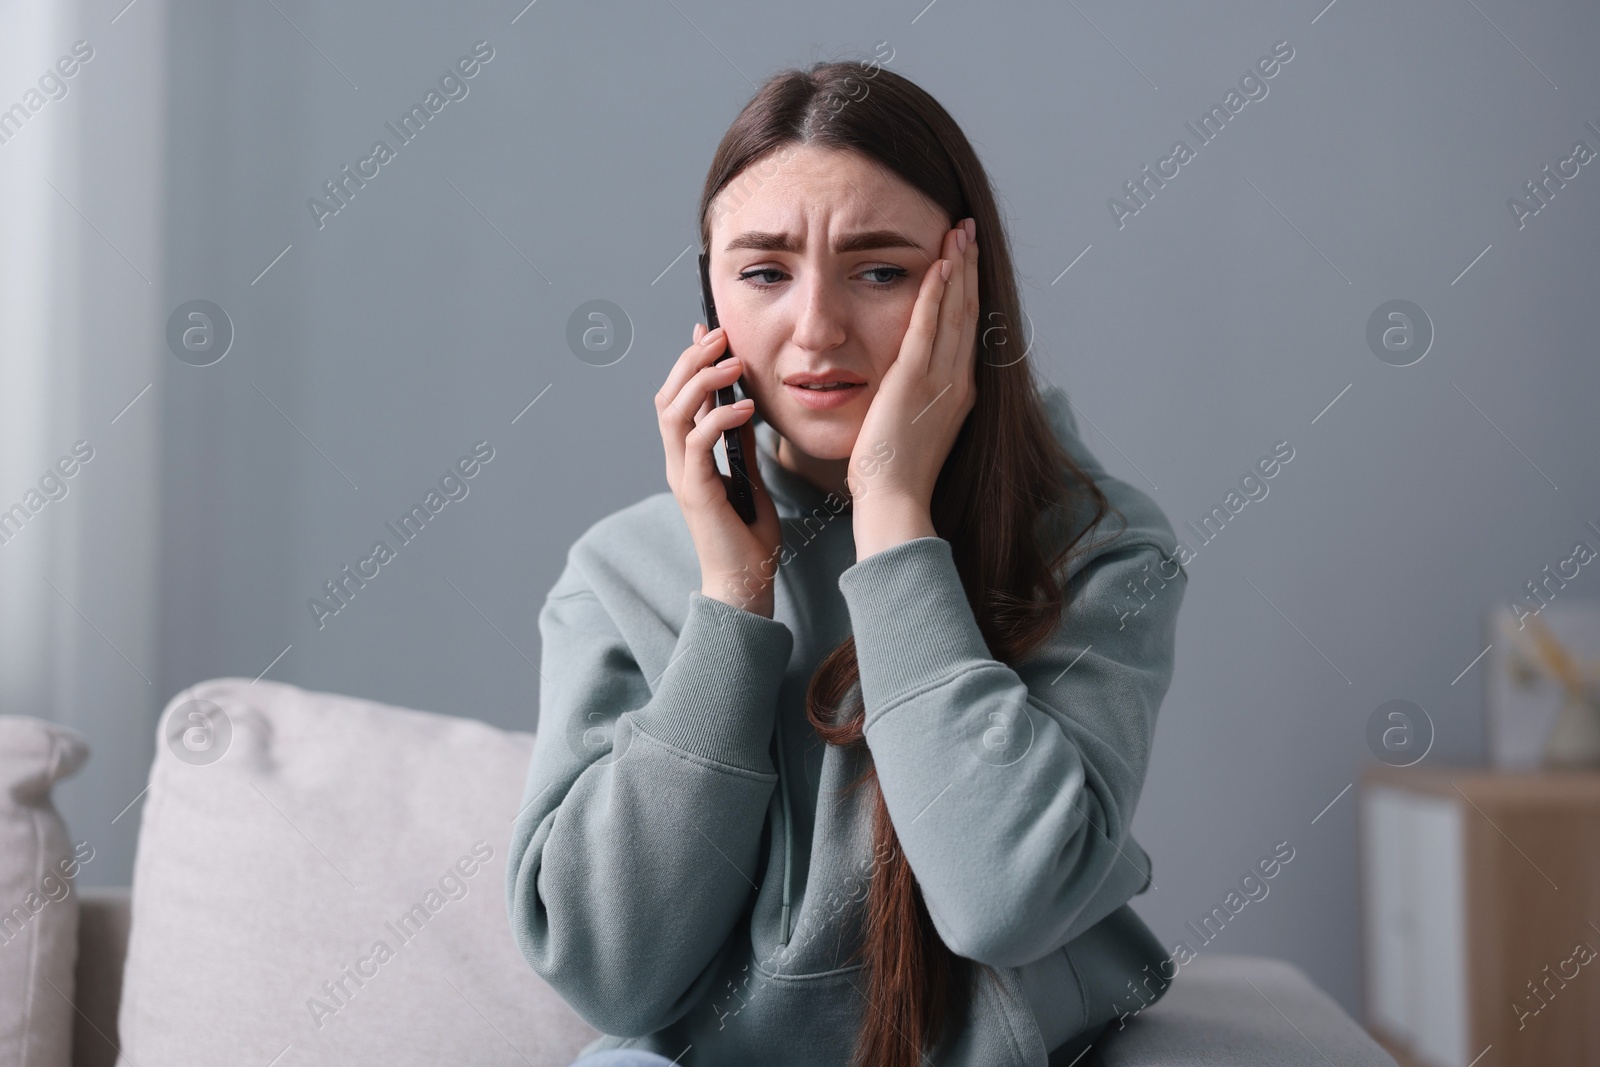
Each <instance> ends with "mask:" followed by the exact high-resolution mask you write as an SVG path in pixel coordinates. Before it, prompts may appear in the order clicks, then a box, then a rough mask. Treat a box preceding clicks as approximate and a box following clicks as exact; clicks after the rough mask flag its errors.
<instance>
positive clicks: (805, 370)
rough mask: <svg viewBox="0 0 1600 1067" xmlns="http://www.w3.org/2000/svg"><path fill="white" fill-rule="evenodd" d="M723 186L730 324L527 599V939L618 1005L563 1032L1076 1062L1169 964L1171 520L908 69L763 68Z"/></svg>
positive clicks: (655, 1048)
mask: <svg viewBox="0 0 1600 1067" xmlns="http://www.w3.org/2000/svg"><path fill="white" fill-rule="evenodd" d="M700 219H701V226H700V233H701V240H702V244H703V245H704V247H705V248H706V249H707V250H708V252H709V254H710V273H711V284H712V290H713V295H714V299H715V302H716V306H717V309H718V312H719V318H720V321H721V323H722V325H721V327H720V328H719V329H717V330H714V331H711V332H709V333H707V332H705V330H704V327H703V326H701V325H699V324H696V326H695V328H694V340H695V343H694V344H691V345H690V346H689V347H688V348H687V349H685V350H684V352H683V353H682V355H680V356H679V357H678V360H677V362H676V364H675V365H674V366H673V368H672V370H671V372H670V374H669V375H668V376H667V378H666V382H665V384H664V385H663V386H662V388H661V390H660V392H659V393H658V394H657V395H656V398H655V404H656V413H657V416H658V421H659V424H660V428H661V433H662V442H663V445H664V448H665V453H666V469H667V481H668V483H669V485H670V487H671V492H670V493H660V494H656V495H655V496H652V497H650V498H648V499H646V500H644V501H642V502H640V503H638V504H635V505H633V506H631V507H628V508H624V509H623V510H621V511H619V512H617V513H615V514H613V515H611V516H609V517H607V518H605V519H602V520H601V521H599V522H597V523H596V524H595V525H594V526H593V527H591V528H590V529H589V530H588V531H587V532H586V533H585V534H584V535H583V536H582V537H581V538H579V540H578V541H577V543H576V544H574V545H573V547H572V549H571V550H570V551H569V553H568V557H567V565H566V568H565V570H564V571H563V573H562V575H561V576H560V578H559V579H558V580H557V582H556V584H555V586H554V587H553V588H552V590H551V591H550V594H549V597H548V599H547V601H546V603H545V605H544V608H543V610H542V611H541V614H540V617H539V625H540V633H541V635H542V637H543V640H544V651H543V668H542V670H541V686H540V718H539V730H538V737H537V741H536V744H535V747H534V754H533V759H532V763H531V766H530V768H529V774H528V781H527V789H526V792H525V794H524V798H523V805H522V809H521V812H520V814H519V816H518V817H517V819H516V822H515V830H514V834H513V838H512V843H511V860H510V862H509V870H508V874H507V893H508V902H509V908H510V917H511V921H512V925H513V928H514V931H515V935H516V938H517V941H518V945H519V947H520V948H521V950H522V952H523V954H524V955H525V956H526V958H527V959H528V961H529V963H530V964H531V965H532V966H533V968H534V969H535V970H536V971H537V972H538V973H539V974H540V975H541V976H542V977H543V978H544V979H545V980H546V981H548V982H549V983H550V984H551V985H552V986H553V987H554V988H555V989H556V990H557V991H558V992H559V993H560V994H561V995H562V996H563V997H564V998H565V999H566V1001H567V1002H568V1003H569V1004H571V1006H572V1007H573V1008H574V1009H575V1010H576V1011H577V1012H578V1013H579V1014H580V1015H582V1016H583V1017H584V1018H585V1019H586V1020H588V1021H589V1022H590V1023H591V1024H592V1025H593V1026H595V1027H596V1028H597V1029H599V1030H601V1031H602V1032H603V1035H604V1036H602V1037H600V1038H598V1039H597V1040H596V1041H594V1042H592V1043H591V1044H590V1045H588V1046H587V1047H586V1048H585V1049H584V1050H583V1053H584V1054H585V1055H583V1056H582V1057H580V1065H581V1067H591V1065H592V1067H604V1065H606V1064H615V1065H622V1064H665V1063H668V1062H669V1061H670V1062H675V1063H678V1064H692V1065H695V1067H720V1065H734V1064H738V1065H741V1067H742V1065H747V1064H760V1065H787V1064H807V1065H810V1064H829V1065H842V1064H845V1063H847V1062H848V1063H853V1064H856V1065H858V1067H868V1065H870V1067H885V1065H888V1067H902V1065H904V1067H910V1065H913V1064H917V1063H921V1062H931V1063H935V1064H959V1065H979V1064H983V1065H989V1064H997V1063H1004V1064H1019V1065H1044V1064H1046V1063H1069V1062H1071V1061H1072V1060H1074V1059H1075V1058H1077V1057H1078V1056H1079V1055H1080V1054H1082V1053H1083V1051H1084V1050H1085V1049H1086V1048H1088V1047H1090V1045H1091V1044H1092V1043H1093V1042H1094V1041H1095V1040H1096V1038H1097V1037H1098V1035H1099V1034H1100V1033H1101V1032H1102V1030H1107V1029H1110V1030H1114V1029H1117V1028H1119V1026H1120V1025H1123V1024H1125V1021H1126V1020H1127V1019H1129V1018H1131V1016H1132V1015H1134V1014H1136V1013H1137V1011H1138V1010H1140V1009H1141V1008H1142V1007H1143V1006H1145V1005H1147V1004H1148V1003H1150V1002H1152V1001H1154V999H1155V998H1156V997H1158V996H1159V995H1160V993H1161V991H1162V989H1163V988H1164V987H1165V985H1166V984H1167V983H1166V979H1168V978H1170V977H1171V973H1172V972H1171V971H1170V970H1168V971H1166V972H1163V971H1162V967H1163V966H1164V965H1168V964H1170V960H1169V959H1168V958H1167V956H1166V954H1165V953H1164V952H1162V950H1161V946H1160V944H1159V943H1158V942H1157V941H1156V940H1155V938H1154V937H1153V936H1152V934H1151V933H1150V931H1149V929H1148V928H1147V927H1146V926H1145V925H1144V924H1143V923H1142V922H1141V921H1140V920H1139V919H1138V917H1137V916H1136V915H1135V914H1134V913H1133V911H1132V909H1131V908H1130V907H1128V905H1127V902H1128V900H1129V898H1131V897H1132V896H1134V895H1135V894H1137V893H1140V892H1143V891H1144V890H1145V888H1147V887H1148V885H1149V872H1150V861H1149V858H1148V857H1147V856H1146V855H1145V853H1144V852H1143V850H1141V849H1140V848H1139V846H1138V844H1137V843H1136V842H1135V841H1134V840H1133V839H1132V838H1131V837H1130V836H1129V835H1128V824H1129V821H1130V820H1131V818H1132V816H1133V812H1134V806H1135V804H1136V803H1137V801H1138V796H1139V790H1140V787H1141V785H1142V784H1143V780H1144V774H1145V767H1146V764H1147V761H1148V756H1149V746H1150V742H1151V738H1152V734H1153V731H1154V726H1155V718H1156V712H1157V709H1158V707H1159V705H1160V702H1161V699H1162V697H1163V696H1164V695H1165V693H1166V690H1167V687H1168V684H1169V682H1170V679H1171V675H1172V666H1173V639H1174V631H1175V627H1176V617H1177V611H1178V605H1179V603H1180V601H1181V599H1182V595H1183V591H1184V588H1185V586H1186V584H1187V580H1188V576H1187V574H1185V573H1184V572H1183V571H1182V569H1181V567H1179V565H1178V563H1177V561H1176V560H1174V559H1173V558H1172V554H1173V553H1174V552H1175V551H1176V539H1175V537H1174V535H1173V531H1172V528H1171V526H1170V525H1169V523H1168V522H1167V520H1166V518H1165V516H1164V515H1163V514H1162V513H1161V511H1160V509H1159V508H1158V507H1157V506H1156V504H1155V503H1154V502H1153V501H1152V500H1151V499H1150V498H1149V497H1148V496H1146V495H1145V494H1143V493H1141V492H1140V491H1138V490H1137V489H1135V488H1133V487H1132V486H1129V485H1127V484H1126V483H1124V482H1121V481H1119V480H1117V479H1115V478H1112V477H1110V476H1109V475H1107V474H1106V473H1105V471H1104V470H1103V469H1101V468H1100V466H1099V464H1098V463H1097V462H1096V461H1095V459H1094V457H1093V456H1092V455H1091V454H1090V453H1089V452H1088V451H1087V449H1085V448H1084V446H1083V444H1082V442H1081V441H1080V440H1079V439H1078V437H1077V433H1076V424H1075V422H1074V420H1073V418H1072V415H1071V412H1070V411H1069V409H1068V407H1067V403H1066V398H1065V396H1064V394H1062V393H1061V391H1060V390H1058V389H1055V388H1054V387H1049V386H1043V387H1041V386H1040V385H1039V384H1038V383H1037V382H1036V380H1035V379H1034V376H1033V372H1032V370H1031V368H1030V364H1029V362H1028V361H1027V360H1026V359H1024V358H1022V356H1023V355H1025V353H1022V352H1020V346H1019V345H1018V344H1017V342H1016V339H1015V338H1014V337H1013V336H1012V333H1011V326H1012V324H1014V323H1016V322H1018V321H1019V317H1020V306H1019V301H1018V296H1017V288H1016V282H1015V279H1014V277H1013V273H1012V266H1011V259H1010V254H1009V250H1008V248H1007V244H1006V239H1005V235H1004V233H1003V231H1002V230H1001V226H1000V218H999V214H998V212H997V210H996V207H995V202H994V198H993V194H992V193H991V191H990V188H989V184H988V180H987V178H986V176H985V174H984V171H983V168H982V167H981V165H980V164H979V162H978V159H977V156H976V155H975V153H974V152H973V150H972V148H971V146H970V145H969V144H968V142H967V140H966V138H965V136H964V135H963V134H962V133H961V131H960V130H959V128H958V127H957V126H956V125H955V123H954V122H953V121H952V120H951V118H950V116H949V115H948V114H947V113H946V112H945V111H944V109H943V108H941V107H940V106H939V104H938V103H936V102H935V101H934V100H933V99H932V98H931V97H930V96H928V95H927V94H926V93H925V92H923V91H922V90H921V89H919V88H918V87H916V86H915V85H913V84H912V83H910V82H909V81H907V80H905V79H904V78H901V77H899V76H897V75H895V74H893V73H890V72H888V71H886V70H882V69H879V68H876V67H867V66H863V65H861V64H857V63H822V64H817V65H816V66H814V67H812V68H811V69H810V70H809V71H788V72H784V73H782V74H779V75H777V76H776V77H774V78H772V79H771V80H770V81H768V82H767V83H766V84H765V85H764V86H763V87H762V88H761V89H760V91H759V92H758V93H757V94H756V96H755V97H754V98H753V99H752V100H751V102H750V103H749V104H748V105H747V106H746V107H745V109H744V110H743V111H742V112H741V113H740V115H739V117H738V118H737V119H736V120H735V122H734V123H733V125H732V127H731V128H730V129H729V130H728V133H727V135H726V136H725V137H724V138H723V141H722V143H721V145H720V146H719V147H718V149H717V153H716V156H715V158H714V159H713V161H712V165H711V172H710V175H709V176H708V179H707V182H706V185H705V190H704V193H703V195H702V197H701V202H700ZM980 247H981V248H982V253H981V255H980V253H979V248H980ZM730 346H731V348H732V350H733V352H734V353H735V354H736V356H737V359H734V358H730V359H727V360H725V361H723V362H717V360H718V358H719V357H720V356H722V355H723V353H724V352H725V350H726V349H727V348H728V347H730ZM735 379H738V380H740V381H741V382H742V383H743V387H744V389H745V391H746V393H748V394H749V397H750V398H751V399H753V404H752V403H751V399H747V400H745V401H741V402H740V403H738V404H733V405H730V406H724V407H717V406H715V405H714V404H713V401H712V398H713V396H714V394H715V391H716V390H717V389H718V388H720V387H723V386H727V385H730V384H732V383H733V382H734V381H735ZM732 428H737V431H738V433H739V434H740V435H741V437H742V440H743V441H744V448H745V453H746V455H747V456H752V457H754V458H755V462H754V463H752V464H751V465H750V466H751V477H752V480H753V481H754V482H755V492H756V499H757V518H756V521H755V523H753V524H752V525H748V526H747V525H746V524H745V523H744V522H743V521H741V519H740V518H739V516H738V515H737V513H736V512H735V511H734V509H733V507H732V506H731V505H730V504H729V502H728V496H727V486H726V481H725V476H723V475H721V474H720V473H719V472H718V469H717V466H716V460H715V458H714V452H713V445H714V443H715V442H716V440H717V439H718V438H720V437H721V436H722V433H723V431H724V430H728V429H732ZM1113 514H1114V515H1117V516H1118V518H1119V519H1121V520H1122V521H1121V525H1120V527H1119V528H1118V529H1106V528H1105V527H1106V526H1107V525H1108V524H1106V523H1103V522H1102V520H1104V519H1106V518H1107V516H1109V515H1113ZM624 1049H626V1050H630V1051H605V1050H624ZM591 1053H592V1054H594V1055H593V1056H592V1057H591V1056H590V1055H588V1054H591ZM1085 1062H1088V1061H1087V1060H1086V1061H1085Z"/></svg>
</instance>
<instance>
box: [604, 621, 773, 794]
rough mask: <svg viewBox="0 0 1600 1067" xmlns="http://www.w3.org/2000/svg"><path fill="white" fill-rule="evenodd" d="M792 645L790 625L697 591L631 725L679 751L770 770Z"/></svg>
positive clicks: (742, 767)
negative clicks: (647, 698)
mask: <svg viewBox="0 0 1600 1067" xmlns="http://www.w3.org/2000/svg"><path fill="white" fill-rule="evenodd" d="M793 649H794V634H793V633H792V632H791V631H790V630H789V627H788V626H786V625H784V624H783V623H781V622H778V621H776V620H774V619H769V618H767V617H766V616H764V615H757V614H755V613H754V612H749V611H745V610H744V609H743V608H737V607H734V606H733V605H731V604H727V603H724V602H723V601H721V600H717V599H716V598H714V597H708V596H706V595H704V594H703V593H701V592H700V591H699V590H695V591H693V592H691V593H690V594H689V614H688V617H687V618H686V620H685V621H684V625H683V630H682V631H681V632H680V633H679V634H678V644H677V647H676V648H675V649H674V650H673V654H672V658H671V660H670V661H669V662H668V665H667V669H666V671H665V672H664V673H663V674H662V676H661V678H660V679H659V680H658V682H657V688H656V693H655V696H654V698H653V699H652V700H651V701H650V704H649V706H648V707H646V708H644V709H642V710H641V711H640V712H638V713H637V714H636V715H635V716H634V721H635V724H636V725H637V726H639V727H640V728H642V729H643V730H644V731H645V732H646V733H648V734H650V735H651V736H652V737H654V738H656V739H657V740H660V741H665V742H667V743H668V744H670V745H672V746H674V747H676V748H679V749H682V750H683V751H685V752H690V753H693V754H696V755H699V756H703V757H705V758H707V759H710V760H715V761H717V762H719V763H725V764H730V765H732V766H734V767H738V768H741V769H743V770H747V771H752V772H755V773H758V774H775V773H776V768H775V767H774V766H773V763H772V756H771V754H770V753H769V752H768V748H767V746H768V745H769V744H770V743H771V740H772V727H773V723H774V722H775V721H776V718H777V705H778V691H779V689H780V688H781V686H782V684H783V676H784V672H785V671H786V670H787V668H788V665H789V656H790V653H791V652H792V651H793Z"/></svg>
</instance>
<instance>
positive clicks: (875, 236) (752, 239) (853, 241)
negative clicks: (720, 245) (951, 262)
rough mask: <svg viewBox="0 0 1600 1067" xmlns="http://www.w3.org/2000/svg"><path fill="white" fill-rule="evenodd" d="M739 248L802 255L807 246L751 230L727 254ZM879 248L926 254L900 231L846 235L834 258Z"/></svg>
mask: <svg viewBox="0 0 1600 1067" xmlns="http://www.w3.org/2000/svg"><path fill="white" fill-rule="evenodd" d="M736 248H751V249H755V250H756V251H758V252H795V253H798V252H801V251H803V250H804V245H803V243H802V242H801V241H799V240H798V239H796V238H795V236H794V235H793V234H788V233H771V232H769V231H766V230H750V231H748V232H746V233H741V234H740V235H739V236H737V237H735V238H734V239H733V240H731V241H729V242H728V247H727V248H725V249H723V251H725V252H732V251H733V250H734V249H736ZM878 248H914V249H916V250H917V251H919V252H920V251H922V246H921V245H919V244H917V242H915V241H913V240H912V239H911V238H909V237H907V236H906V235H905V234H903V233H900V232H899V231H898V230H863V231H861V232H859V233H850V234H845V235H844V236H843V237H840V238H838V239H837V240H835V241H834V243H833V254H834V255H836V256H839V255H844V254H845V253H846V252H862V251H866V250H868V249H878Z"/></svg>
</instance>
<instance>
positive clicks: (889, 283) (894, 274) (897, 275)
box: [861, 267, 909, 289]
mask: <svg viewBox="0 0 1600 1067" xmlns="http://www.w3.org/2000/svg"><path fill="white" fill-rule="evenodd" d="M886 271H887V272H888V274H889V277H888V278H886V279H884V280H882V281H876V282H871V283H870V284H871V286H872V287H873V288H874V289H893V288H894V287H895V286H896V285H899V284H900V279H901V278H904V277H905V276H906V275H907V274H908V273H909V272H908V271H907V270H906V269H905V268H904V267H870V268H868V269H867V270H864V271H862V272H861V273H863V274H882V273H884V272H886Z"/></svg>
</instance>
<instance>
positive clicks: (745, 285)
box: [710, 144, 954, 461]
mask: <svg viewBox="0 0 1600 1067" xmlns="http://www.w3.org/2000/svg"><path fill="white" fill-rule="evenodd" d="M766 159H767V162H765V163H763V162H762V161H760V160H758V161H756V162H754V163H752V164H751V165H750V166H748V167H746V168H745V170H744V171H743V173H742V174H741V175H740V176H738V177H736V178H735V179H734V180H733V181H732V182H729V183H728V184H727V185H726V186H724V187H723V189H722V192H721V193H719V194H718V196H717V199H716V201H714V202H713V204H712V207H711V245H710V253H711V293H712V298H713V299H714V300H715V301H716V305H717V317H718V320H719V321H720V322H721V324H722V326H723V327H724V328H725V329H726V331H727V334H728V345H729V348H731V349H732V351H733V353H734V355H736V356H737V357H739V359H740V360H741V361H742V362H743V363H744V371H743V380H744V384H745V388H746V390H747V391H748V392H749V393H750V395H751V396H752V397H754V399H755V403H756V410H757V411H758V412H759V413H760V414H761V417H762V418H763V419H765V420H766V421H767V422H769V423H771V424H772V426H773V428H774V429H776V430H777V431H778V433H779V435H780V436H782V437H783V438H784V439H785V441H787V442H788V444H789V445H790V446H792V447H793V448H795V449H797V450H799V452H800V453H801V454H803V455H804V456H806V457H810V458H814V459H817V460H841V461H848V460H849V458H850V454H851V450H852V449H853V448H854V446H855V442H856V435H857V433H858V431H859V430H860V429H861V423H862V421H863V419H864V418H865V417H866V414H867V408H868V407H869V406H870V405H871V404H872V398H873V397H874V396H875V395H876V394H877V391H878V384H879V382H881V381H882V380H883V376H884V374H885V373H886V372H887V371H888V369H889V365H890V364H892V363H893V362H894V361H895V357H896V356H897V355H898V354H899V352H900V342H901V339H902V338H904V336H905V333H906V329H907V327H908V326H909V325H910V322H911V308H912V304H913V303H915V301H916V296H917V289H918V286H919V285H920V283H921V281H922V276H923V274H924V273H925V272H926V271H927V269H928V266H929V264H931V263H932V262H933V261H934V260H935V259H937V258H938V252H939V248H940V243H941V241H943V239H944V235H945V232H946V231H947V230H948V229H949V228H950V227H951V226H953V225H954V221H953V220H952V219H950V218H949V217H947V215H946V213H945V212H944V211H943V210H941V209H940V208H939V207H938V206H937V205H935V204H934V203H933V202H932V201H931V200H929V199H928V198H927V197H925V196H923V195H922V194H921V193H920V192H918V191H917V190H916V189H914V188H913V187H912V186H910V185H908V184H907V183H906V182H905V181H904V180H903V179H901V178H900V177H899V176H898V175H895V174H893V173H892V172H889V171H888V170H886V169H884V168H882V167H880V166H879V165H877V164H876V163H873V162H872V161H870V160H868V159H867V158H866V157H865V156H862V155H860V154H858V153H854V152H841V151H835V150H831V149H822V148H816V147H812V146H809V145H793V144H791V145H786V146H784V147H783V148H780V149H777V150H775V151H774V152H773V153H771V154H770V155H769V156H768V157H766ZM810 375H815V376H818V377H823V378H828V379H838V380H843V381H846V382H849V383H851V384H849V385H846V386H844V387H843V388H841V389H838V391H830V392H822V391H817V390H807V389H803V388H802V387H800V386H799V385H798V384H797V379H800V378H803V377H806V376H810Z"/></svg>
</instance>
